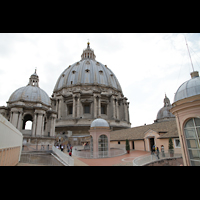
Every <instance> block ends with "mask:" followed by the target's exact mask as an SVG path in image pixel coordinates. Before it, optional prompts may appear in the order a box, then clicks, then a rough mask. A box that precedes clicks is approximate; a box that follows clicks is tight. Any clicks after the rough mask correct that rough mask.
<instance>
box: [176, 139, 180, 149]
mask: <svg viewBox="0 0 200 200" xmlns="http://www.w3.org/2000/svg"><path fill="white" fill-rule="evenodd" d="M175 142H176V147H180V146H181V144H180V140H179V139H176V140H175Z"/></svg>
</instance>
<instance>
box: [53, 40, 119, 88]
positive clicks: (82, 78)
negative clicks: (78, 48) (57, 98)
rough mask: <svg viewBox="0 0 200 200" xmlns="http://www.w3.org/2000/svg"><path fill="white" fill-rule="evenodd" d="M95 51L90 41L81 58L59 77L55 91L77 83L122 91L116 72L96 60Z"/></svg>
mask: <svg viewBox="0 0 200 200" xmlns="http://www.w3.org/2000/svg"><path fill="white" fill-rule="evenodd" d="M95 57H96V56H95V55H94V51H93V50H92V49H91V48H90V46H89V43H88V46H87V48H86V49H85V50H84V51H83V53H82V56H81V58H82V59H81V60H80V61H79V62H76V63H74V64H72V65H70V66H69V67H68V68H67V69H65V70H64V72H63V73H62V74H61V75H60V77H59V78H58V81H57V83H56V85H55V88H54V92H57V91H59V90H61V89H62V88H65V87H70V86H75V85H99V86H104V87H110V88H112V89H115V90H118V91H120V92H122V90H121V86H120V84H119V81H118V80H117V78H116V76H115V75H114V73H113V72H112V71H111V70H110V69H109V68H108V67H107V66H106V65H103V64H102V63H100V62H98V61H96V60H95Z"/></svg>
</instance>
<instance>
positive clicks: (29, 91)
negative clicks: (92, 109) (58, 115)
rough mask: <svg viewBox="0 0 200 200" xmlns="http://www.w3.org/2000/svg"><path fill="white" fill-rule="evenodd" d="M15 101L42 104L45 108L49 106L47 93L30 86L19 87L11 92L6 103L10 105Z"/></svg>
mask: <svg viewBox="0 0 200 200" xmlns="http://www.w3.org/2000/svg"><path fill="white" fill-rule="evenodd" d="M15 101H28V102H42V103H43V104H45V105H47V106H50V105H51V101H50V98H49V96H48V95H47V93H46V92H45V91H44V90H42V89H41V88H39V87H34V86H31V85H27V86H26V87H21V88H19V89H17V90H16V91H15V92H13V93H12V94H11V96H10V98H9V100H8V102H9V103H12V102H15Z"/></svg>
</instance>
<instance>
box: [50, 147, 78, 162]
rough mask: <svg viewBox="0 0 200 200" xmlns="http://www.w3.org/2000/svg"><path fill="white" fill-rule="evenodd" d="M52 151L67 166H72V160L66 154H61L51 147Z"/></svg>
mask: <svg viewBox="0 0 200 200" xmlns="http://www.w3.org/2000/svg"><path fill="white" fill-rule="evenodd" d="M52 151H53V152H54V153H55V154H56V155H57V156H58V157H59V158H60V159H61V160H62V161H63V162H64V163H66V164H67V165H69V166H74V159H73V158H72V157H71V156H68V155H67V154H65V153H63V152H62V151H60V150H59V149H57V148H56V147H54V146H53V147H52Z"/></svg>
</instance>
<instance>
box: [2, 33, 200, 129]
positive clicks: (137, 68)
mask: <svg viewBox="0 0 200 200" xmlns="http://www.w3.org/2000/svg"><path fill="white" fill-rule="evenodd" d="M184 36H185V37H186V39H187V41H188V46H189V49H190V53H191V56H192V61H193V65H194V69H195V70H197V71H200V34H199V33H184V34H183V33H180V34H177V33H173V34H171V33H143V34H141V33H119V34H118V33H99V34H97V33H94V34H93V33H83V34H80V33H77V34H74V33H17V34H16V33H11V34H10V33H0V106H3V105H4V106H6V105H7V104H6V102H7V101H8V99H9V97H10V95H11V94H12V93H13V92H14V91H15V90H16V89H18V88H20V87H23V86H26V85H27V84H28V81H29V77H30V75H31V74H33V73H34V70H35V68H36V67H37V74H38V75H39V81H40V82H39V86H40V88H42V89H43V90H45V91H46V92H47V94H48V95H49V96H51V95H52V93H53V89H54V86H55V84H56V82H57V79H58V77H59V76H60V74H61V73H62V72H63V71H64V70H65V69H66V68H67V67H68V66H69V65H72V64H73V63H75V62H77V61H79V60H80V59H81V54H82V51H83V49H85V48H86V47H87V42H88V39H89V40H90V47H91V48H92V49H93V50H94V53H95V55H96V60H97V61H99V62H101V63H102V64H104V65H107V66H108V68H110V69H111V70H112V71H113V73H114V74H115V75H116V77H117V78H118V80H119V83H120V84H121V87H122V90H123V94H124V96H126V97H127V98H128V101H129V102H130V104H129V112H130V121H131V123H132V125H131V127H135V126H140V125H144V124H145V123H146V124H151V123H153V122H154V120H155V119H156V116H157V112H158V111H159V109H160V108H161V107H163V105H164V104H163V99H164V96H165V93H166V94H167V96H168V97H169V99H170V101H171V103H173V99H174V94H175V92H176V90H177V89H178V87H179V86H180V85H181V84H182V83H183V82H185V81H187V80H188V79H190V72H192V67H191V63H190V59H189V55H188V51H187V46H186V43H185V38H184Z"/></svg>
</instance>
